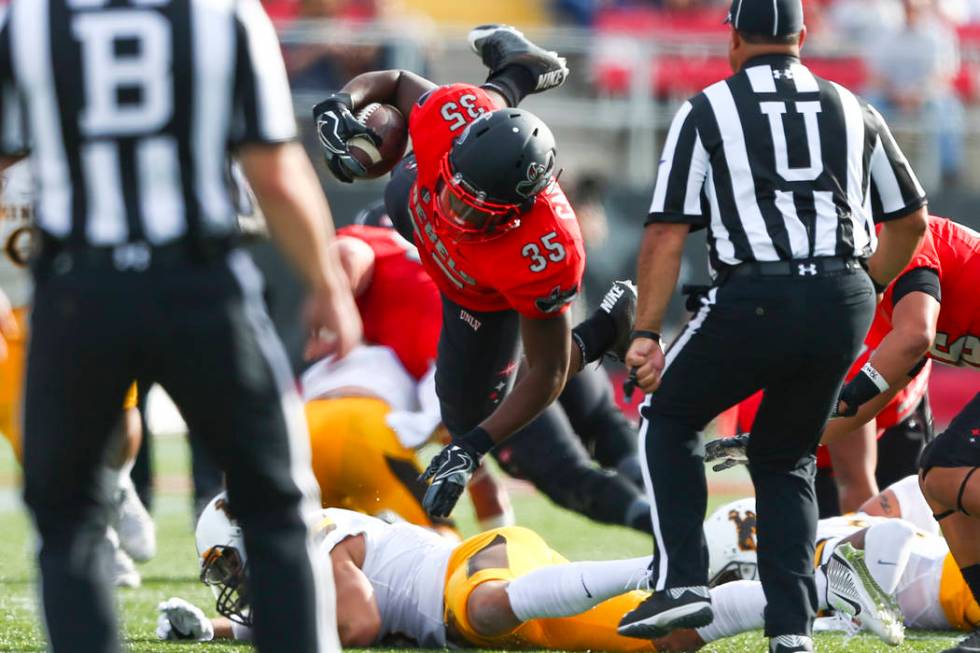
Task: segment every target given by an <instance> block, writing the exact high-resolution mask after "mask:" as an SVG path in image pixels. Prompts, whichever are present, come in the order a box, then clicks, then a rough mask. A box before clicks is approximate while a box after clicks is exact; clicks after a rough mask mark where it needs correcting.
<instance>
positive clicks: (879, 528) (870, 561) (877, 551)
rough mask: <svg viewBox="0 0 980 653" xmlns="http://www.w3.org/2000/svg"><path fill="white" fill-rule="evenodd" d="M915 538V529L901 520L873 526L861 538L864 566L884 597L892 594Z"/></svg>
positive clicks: (890, 520)
mask: <svg viewBox="0 0 980 653" xmlns="http://www.w3.org/2000/svg"><path fill="white" fill-rule="evenodd" d="M915 537H916V529H915V526H913V525H912V524H910V523H908V522H905V521H903V520H901V519H889V520H887V521H883V522H881V523H880V524H875V525H874V526H872V527H871V528H869V529H868V531H867V532H866V533H865V534H864V564H866V565H867V566H868V571H870V572H871V576H872V577H873V578H874V579H875V581H876V582H877V583H878V585H880V586H881V589H883V590H885V592H887V593H888V594H894V593H895V590H896V589H897V588H898V581H899V580H900V579H901V578H902V574H903V573H904V572H905V567H906V566H907V565H908V563H909V555H911V553H912V541H913V539H914V538H915Z"/></svg>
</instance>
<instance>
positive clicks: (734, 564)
mask: <svg viewBox="0 0 980 653" xmlns="http://www.w3.org/2000/svg"><path fill="white" fill-rule="evenodd" d="M755 519H756V518H755V499H752V498H749V499H740V500H738V501H733V502H731V503H726V504H725V505H723V506H722V507H721V508H718V509H717V510H715V511H714V512H713V513H711V516H710V517H708V518H707V519H706V520H705V522H704V539H705V541H706V542H707V543H708V585H710V586H711V587H715V586H717V585H721V584H722V583H728V582H730V581H733V580H758V578H759V566H758V559H757V557H756V537H755Z"/></svg>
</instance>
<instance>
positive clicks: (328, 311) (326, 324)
mask: <svg viewBox="0 0 980 653" xmlns="http://www.w3.org/2000/svg"><path fill="white" fill-rule="evenodd" d="M303 317H304V318H305V320H306V326H307V328H308V329H309V333H310V338H309V340H308V341H307V342H306V350H305V351H304V353H303V356H304V358H306V360H308V361H312V360H317V359H318V358H323V357H324V356H329V355H330V354H335V355H336V356H337V357H338V358H343V357H344V356H346V355H347V354H348V353H349V352H350V351H351V350H352V349H353V348H354V347H356V346H357V345H358V343H360V342H361V316H360V314H359V313H358V312H357V305H356V304H355V303H354V298H353V296H352V295H351V294H350V290H348V289H347V288H345V287H343V286H341V287H339V288H334V289H331V288H329V287H326V286H324V287H321V288H318V289H316V290H313V291H312V292H311V293H310V296H309V298H308V299H307V300H306V306H305V308H304V310H303Z"/></svg>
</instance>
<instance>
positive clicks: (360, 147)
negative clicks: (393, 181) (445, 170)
mask: <svg viewBox="0 0 980 653" xmlns="http://www.w3.org/2000/svg"><path fill="white" fill-rule="evenodd" d="M355 117H356V118H357V119H358V120H359V121H360V122H362V123H363V124H365V125H367V126H368V127H370V128H371V129H373V130H374V133H376V134H377V135H378V136H379V137H380V138H381V144H380V145H377V146H376V145H375V144H374V143H373V142H372V141H371V139H370V138H368V137H367V136H355V137H354V138H352V139H350V140H349V141H348V142H347V147H348V149H349V150H350V153H351V155H352V156H353V157H354V158H355V159H357V160H358V161H359V162H360V163H361V165H363V166H364V167H365V168H366V170H367V171H366V172H365V173H364V175H362V178H363V179H376V178H378V177H380V176H382V175H386V174H388V173H389V172H391V169H392V168H394V167H395V164H397V163H398V162H399V161H401V158H402V156H403V155H404V154H405V146H406V145H407V144H408V124H407V123H406V122H405V117H404V116H402V114H401V111H399V110H398V109H396V108H395V107H393V106H391V105H390V104H380V103H378V102H372V103H371V104H369V105H367V106H366V107H364V108H363V109H361V110H360V111H358V112H357V115H356V116H355Z"/></svg>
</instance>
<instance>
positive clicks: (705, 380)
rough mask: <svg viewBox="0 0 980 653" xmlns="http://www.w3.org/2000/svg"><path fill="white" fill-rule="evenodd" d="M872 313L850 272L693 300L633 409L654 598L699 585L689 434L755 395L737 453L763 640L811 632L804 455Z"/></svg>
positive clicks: (734, 286) (809, 475)
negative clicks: (742, 453) (747, 435)
mask: <svg viewBox="0 0 980 653" xmlns="http://www.w3.org/2000/svg"><path fill="white" fill-rule="evenodd" d="M874 307H875V298H874V290H873V288H872V285H871V281H870V279H869V278H868V276H867V274H865V273H864V271H863V270H861V269H860V268H859V269H857V270H853V269H848V270H846V271H842V272H841V273H840V274H838V275H836V276H821V275H818V276H779V277H772V276H767V277H761V276H740V275H738V276H734V277H733V278H731V279H729V281H728V282H727V283H725V284H723V285H721V286H720V287H716V288H713V289H712V290H711V291H710V292H709V293H708V295H707V296H706V297H704V298H703V299H702V300H701V308H700V310H699V311H698V312H697V313H696V314H695V315H694V317H693V318H692V319H691V321H690V322H689V323H688V324H687V326H686V327H685V329H684V330H683V332H682V333H681V334H680V336H679V337H678V338H677V340H676V341H675V342H674V343H673V345H672V346H671V348H670V349H669V350H668V352H667V367H666V369H665V371H664V375H663V383H662V385H661V386H660V388H659V389H658V390H657V391H656V392H655V393H654V394H652V395H651V396H650V397H648V399H647V401H646V404H645V406H644V408H643V409H642V414H643V416H644V421H643V423H642V425H641V427H640V448H641V450H645V452H646V469H645V480H646V484H647V489H648V491H649V492H650V494H651V496H650V500H651V505H652V512H653V527H654V540H655V546H654V558H653V563H652V580H653V582H654V587H655V589H656V590H658V591H659V590H663V589H669V588H675V587H687V586H694V585H706V584H707V569H708V554H707V548H706V546H705V541H704V534H703V531H702V520H703V519H704V515H705V510H706V507H707V488H706V485H705V470H704V449H703V444H702V442H701V440H700V438H699V431H701V430H702V429H703V428H704V427H705V426H706V425H707V424H708V422H709V421H710V420H711V419H713V418H714V417H715V416H716V415H718V414H719V413H720V412H722V411H723V410H725V409H726V408H728V407H729V406H732V405H733V404H735V403H737V402H739V401H741V400H742V399H744V398H745V397H748V396H749V395H751V394H753V393H754V392H756V391H758V390H759V389H764V390H765V396H764V398H763V400H762V404H761V406H760V407H759V412H758V415H757V416H756V419H755V423H754V424H753V426H752V438H751V441H750V442H751V444H750V445H749V450H748V456H749V470H750V473H751V475H752V481H753V482H754V484H755V489H756V507H757V511H758V522H757V535H758V559H759V573H760V576H761V579H762V586H763V589H764V591H765V594H766V602H767V606H766V614H765V618H766V634H767V635H768V636H770V637H772V636H777V635H784V634H809V633H810V631H811V626H812V621H813V616H814V614H815V611H816V607H817V595H816V588H815V585H814V580H813V553H814V538H815V536H816V525H817V506H816V499H815V495H814V489H813V476H814V466H815V465H814V451H815V449H816V445H817V443H818V441H819V438H820V433H821V430H822V428H823V426H824V423H825V422H826V421H827V418H828V417H829V416H830V413H831V410H832V408H833V405H834V401H835V399H836V397H837V395H838V393H839V391H840V388H841V382H842V380H843V378H844V374H845V373H846V372H847V369H848V367H849V366H850V364H851V362H852V361H853V360H854V358H855V357H856V356H857V354H858V351H859V349H860V347H861V343H862V342H863V340H864V336H865V334H866V333H867V331H868V328H869V327H870V325H871V318H872V315H873V312H874Z"/></svg>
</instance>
